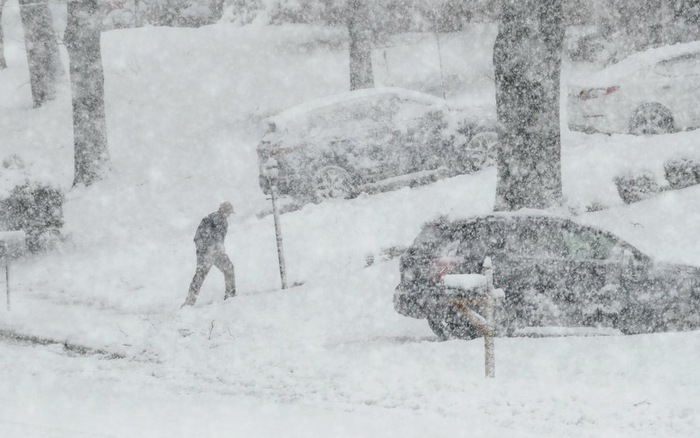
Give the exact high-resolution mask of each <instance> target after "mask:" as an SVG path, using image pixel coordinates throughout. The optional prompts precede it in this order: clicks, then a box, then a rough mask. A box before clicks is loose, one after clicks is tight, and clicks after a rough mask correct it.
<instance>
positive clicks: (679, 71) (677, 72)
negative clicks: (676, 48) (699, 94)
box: [654, 53, 700, 77]
mask: <svg viewBox="0 0 700 438" xmlns="http://www.w3.org/2000/svg"><path fill="white" fill-rule="evenodd" d="M654 72H656V73H657V74H660V75H662V76H670V77H679V76H698V75H700V53H691V54H686V55H682V56H677V57H675V58H671V59H667V60H664V61H661V62H659V63H657V64H656V66H655V67H654Z"/></svg>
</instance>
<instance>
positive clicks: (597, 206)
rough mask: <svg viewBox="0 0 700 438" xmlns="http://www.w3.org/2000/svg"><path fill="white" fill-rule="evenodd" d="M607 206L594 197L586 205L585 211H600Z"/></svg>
mask: <svg viewBox="0 0 700 438" xmlns="http://www.w3.org/2000/svg"><path fill="white" fill-rule="evenodd" d="M607 208H608V206H607V205H605V204H604V203H603V202H602V201H600V200H598V199H594V200H593V201H592V202H591V203H590V204H588V205H587V206H586V212H587V213H593V212H594V211H602V210H606V209H607Z"/></svg>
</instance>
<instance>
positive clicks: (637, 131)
mask: <svg viewBox="0 0 700 438" xmlns="http://www.w3.org/2000/svg"><path fill="white" fill-rule="evenodd" d="M673 131H675V124H674V121H673V114H671V111H670V110H669V109H668V108H666V107H665V106H663V105H661V104H659V103H643V104H641V105H639V107H637V109H636V110H634V113H632V118H631V119H630V122H629V132H630V134H632V135H652V134H667V133H669V132H673Z"/></svg>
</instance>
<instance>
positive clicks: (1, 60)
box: [0, 0, 7, 70]
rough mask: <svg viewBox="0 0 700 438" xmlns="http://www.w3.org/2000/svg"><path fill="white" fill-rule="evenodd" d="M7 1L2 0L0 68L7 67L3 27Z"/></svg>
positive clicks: (0, 14) (0, 0) (0, 2)
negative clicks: (3, 15)
mask: <svg viewBox="0 0 700 438" xmlns="http://www.w3.org/2000/svg"><path fill="white" fill-rule="evenodd" d="M6 2H7V0H0V70H2V69H3V68H7V63H6V62H5V42H4V37H3V28H2V10H3V9H4V8H5V3H6Z"/></svg>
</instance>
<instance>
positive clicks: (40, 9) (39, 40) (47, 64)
mask: <svg viewBox="0 0 700 438" xmlns="http://www.w3.org/2000/svg"><path fill="white" fill-rule="evenodd" d="M19 5H20V8H19V12H20V16H21V17H22V26H23V27H24V41H25V45H26V47H27V63H28V64H29V82H30V85H31V89H32V101H33V102H34V106H35V107H39V106H41V105H42V104H44V102H46V101H49V100H53V99H54V98H55V97H56V82H57V80H58V76H59V72H60V71H61V58H60V54H59V52H58V42H57V40H56V35H55V33H54V31H53V23H52V21H53V20H52V19H51V11H50V10H49V6H48V0H19Z"/></svg>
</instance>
